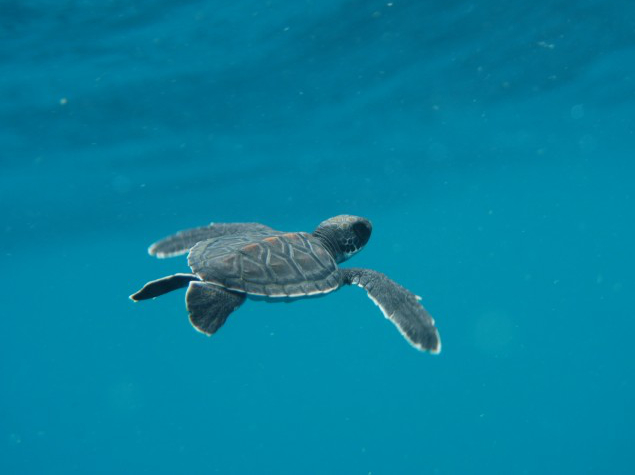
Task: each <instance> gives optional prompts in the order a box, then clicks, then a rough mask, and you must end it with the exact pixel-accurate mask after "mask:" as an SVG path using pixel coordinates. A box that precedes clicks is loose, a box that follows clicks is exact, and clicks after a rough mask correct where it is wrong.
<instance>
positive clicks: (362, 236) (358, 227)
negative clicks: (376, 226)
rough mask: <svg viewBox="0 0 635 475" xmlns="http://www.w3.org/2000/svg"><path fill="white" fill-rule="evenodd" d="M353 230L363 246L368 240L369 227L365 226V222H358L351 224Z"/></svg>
mask: <svg viewBox="0 0 635 475" xmlns="http://www.w3.org/2000/svg"><path fill="white" fill-rule="evenodd" d="M353 232H354V233H355V236H357V238H358V239H359V241H360V246H363V245H365V244H366V243H367V242H368V239H369V238H370V228H369V227H368V226H366V224H364V223H359V222H358V223H355V224H353Z"/></svg>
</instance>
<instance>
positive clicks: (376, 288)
mask: <svg viewBox="0 0 635 475" xmlns="http://www.w3.org/2000/svg"><path fill="white" fill-rule="evenodd" d="M341 273H342V277H343V283H344V284H349V285H350V284H353V285H357V286H359V287H361V288H363V289H365V290H366V292H368V296H369V297H370V299H371V300H372V301H373V302H375V304H376V305H378V306H379V308H380V309H381V311H382V313H383V314H384V316H385V317H386V318H387V319H388V320H390V321H391V322H393V323H394V324H395V325H396V326H397V328H398V329H399V331H400V332H401V334H402V335H403V336H404V337H405V338H406V340H408V342H409V343H410V344H411V345H412V346H414V347H415V348H417V349H418V350H421V351H429V352H430V353H434V354H437V353H440V352H441V340H440V338H439V332H438V330H437V329H436V328H435V326H434V320H433V319H432V317H431V316H430V315H429V314H428V312H427V311H426V310H425V309H424V308H423V306H422V305H421V304H420V303H419V300H420V298H419V297H417V296H416V295H414V294H413V293H412V292H410V291H409V290H407V289H405V288H403V287H402V286H401V285H399V284H398V283H396V282H394V281H392V280H390V279H389V278H388V277H387V276H385V275H384V274H382V273H380V272H376V271H374V270H369V269H358V268H352V269H341Z"/></svg>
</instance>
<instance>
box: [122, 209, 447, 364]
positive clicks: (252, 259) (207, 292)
mask: <svg viewBox="0 0 635 475" xmlns="http://www.w3.org/2000/svg"><path fill="white" fill-rule="evenodd" d="M371 231H372V225H371V223H370V221H368V220H367V219H364V218H360V217H357V216H349V215H341V216H336V217H334V218H330V219H327V220H326V221H323V222H322V223H320V225H319V226H318V227H317V228H316V230H315V231H313V233H312V234H309V233H304V232H292V233H289V232H281V231H276V230H274V229H272V228H270V227H268V226H265V225H263V224H258V223H212V224H210V225H209V226H203V227H199V228H194V229H187V230H184V231H180V232H178V233H176V234H174V235H172V236H169V237H167V238H165V239H162V240H160V241H158V242H156V243H155V244H153V245H152V246H150V248H149V249H148V252H149V253H150V255H152V256H156V257H159V258H164V257H172V256H178V255H181V254H184V253H186V252H188V251H189V255H188V259H187V260H188V264H189V266H190V268H191V269H192V272H193V273H192V274H174V275H171V276H168V277H164V278H162V279H158V280H154V281H152V282H148V283H147V284H146V285H145V286H144V287H143V288H142V289H141V290H139V291H138V292H137V293H135V294H133V295H131V296H130V298H131V299H132V300H134V301H139V300H146V299H150V298H154V297H158V296H159V295H163V294H165V293H167V292H171V291H172V290H176V289H178V288H181V287H186V286H187V287H188V290H187V293H186V296H185V302H186V306H187V310H188V312H189V314H190V322H191V323H192V325H193V326H194V327H195V328H196V329H197V330H198V331H200V332H202V333H205V334H206V335H212V334H213V333H215V332H216V331H217V330H218V329H219V328H220V327H221V326H222V325H223V324H224V323H225V321H226V320H227V317H228V316H229V314H230V313H231V312H233V311H234V310H236V309H237V308H238V307H239V306H240V305H241V304H242V303H243V302H244V301H245V299H246V298H247V297H249V298H252V299H264V300H270V301H271V300H280V299H296V298H302V297H310V296H317V295H322V294H328V293H330V292H333V291H334V290H337V289H339V288H340V287H342V286H344V285H349V284H354V285H357V286H359V287H362V288H363V289H365V290H366V292H368V296H369V297H370V298H371V299H372V301H373V302H375V304H376V305H378V306H379V308H380V309H381V311H382V312H383V314H384V316H385V317H386V318H387V319H389V320H390V321H391V322H393V323H394V324H395V325H396V326H397V328H398V329H399V331H400V332H401V334H402V335H403V336H404V337H405V338H406V340H408V342H409V343H410V344H411V345H412V346H414V347H415V348H417V349H419V350H422V351H429V352H431V353H439V352H440V351H441V340H440V339H439V333H438V331H437V329H436V328H435V326H434V320H433V319H432V317H430V315H429V314H428V312H426V310H425V309H424V308H423V307H422V306H421V304H420V303H419V300H420V299H421V298H420V297H418V296H416V295H414V294H412V293H411V292H410V291H408V290H406V289H405V288H403V287H402V286H401V285H399V284H397V283H396V282H394V281H392V280H390V279H389V278H388V277H386V276H385V275H384V274H382V273H380V272H376V271H374V270H369V269H359V268H348V269H343V268H340V267H338V265H337V264H339V263H341V262H344V261H345V260H347V259H349V258H350V257H351V256H353V255H354V254H356V253H357V252H359V251H360V250H361V249H362V248H363V247H364V246H365V245H366V243H367V242H368V239H369V238H370V234H371Z"/></svg>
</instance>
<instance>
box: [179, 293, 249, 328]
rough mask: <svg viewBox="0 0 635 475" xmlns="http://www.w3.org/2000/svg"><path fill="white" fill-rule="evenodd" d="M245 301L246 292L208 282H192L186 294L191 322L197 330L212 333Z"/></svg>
mask: <svg viewBox="0 0 635 475" xmlns="http://www.w3.org/2000/svg"><path fill="white" fill-rule="evenodd" d="M244 301H245V294H241V293H238V292H232V291H230V290H227V289H224V288H222V287H218V286H216V285H213V284H209V283H207V282H190V287H189V288H188V289H187V294H186V295H185V304H186V305H187V311H188V312H190V322H191V323H192V325H193V326H194V328H195V329H196V330H198V331H199V332H201V333H205V334H206V335H212V334H214V333H216V331H217V330H218V329H219V328H220V327H221V326H223V323H225V320H227V317H229V314H230V313H232V312H233V311H234V310H236V309H237V308H238V307H240V306H241V304H242V303H243V302H244Z"/></svg>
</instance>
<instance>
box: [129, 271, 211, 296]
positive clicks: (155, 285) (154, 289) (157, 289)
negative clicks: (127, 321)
mask: <svg viewBox="0 0 635 475" xmlns="http://www.w3.org/2000/svg"><path fill="white" fill-rule="evenodd" d="M193 280H201V279H199V278H198V277H197V276H196V275H194V274H174V275H169V276H167V277H163V278H161V279H157V280H153V281H150V282H148V283H147V284H146V285H144V286H143V288H142V289H141V290H139V291H138V292H136V293H134V294H132V295H131V296H130V299H131V300H134V301H135V302H138V301H139V300H147V299H153V298H155V297H158V296H159V295H163V294H167V293H168V292H172V291H173V290H176V289H180V288H182V287H187V285H188V284H189V283H190V282H192V281H193Z"/></svg>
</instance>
